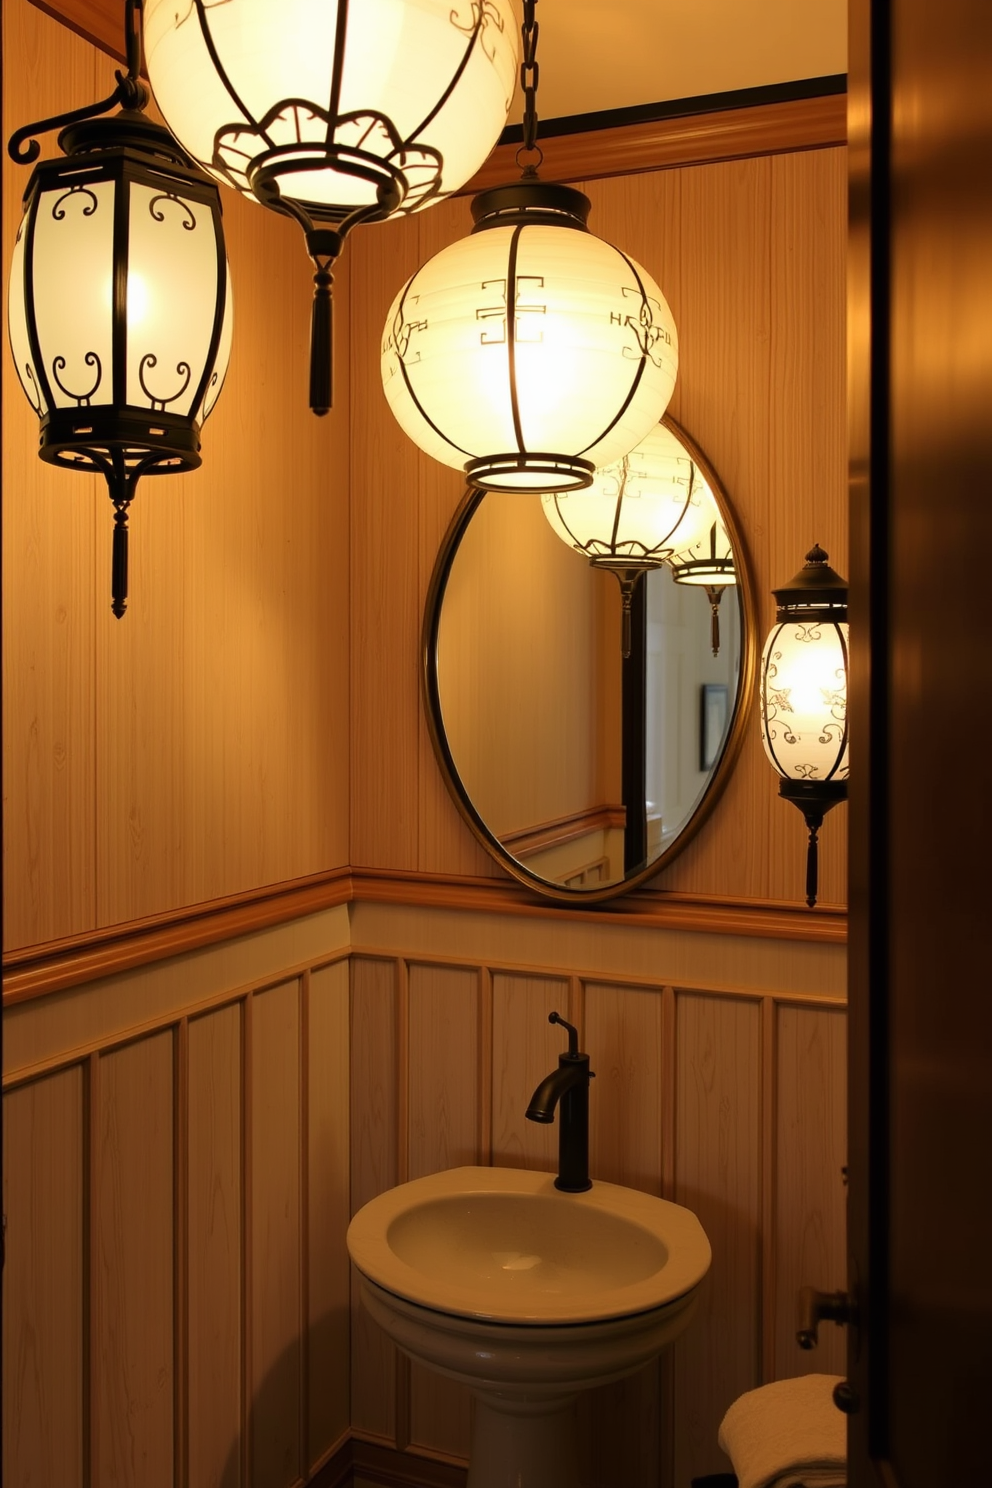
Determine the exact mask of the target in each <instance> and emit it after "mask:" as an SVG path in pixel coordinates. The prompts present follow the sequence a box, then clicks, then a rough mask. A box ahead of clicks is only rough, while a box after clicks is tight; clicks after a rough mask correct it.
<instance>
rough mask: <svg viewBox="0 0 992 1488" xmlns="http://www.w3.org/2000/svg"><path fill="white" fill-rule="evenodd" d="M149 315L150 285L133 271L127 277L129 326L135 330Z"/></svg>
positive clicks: (129, 328)
mask: <svg viewBox="0 0 992 1488" xmlns="http://www.w3.org/2000/svg"><path fill="white" fill-rule="evenodd" d="M147 315H148V285H147V284H146V283H145V281H144V279H142V277H141V275H140V274H135V273H134V272H133V271H132V272H131V273H130V274H128V276H127V324H128V330H135V329H137V327H138V326H140V325H141V324H142V322H143V321H144V320H145V319H146V317H147Z"/></svg>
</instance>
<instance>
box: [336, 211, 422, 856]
mask: <svg viewBox="0 0 992 1488" xmlns="http://www.w3.org/2000/svg"><path fill="white" fill-rule="evenodd" d="M439 210H440V209H439ZM419 235H420V218H419V217H417V218H409V219H406V220H405V221H402V222H388V223H382V224H380V225H377V226H376V227H374V228H369V229H366V230H364V231H362V232H361V233H356V234H355V238H354V241H353V242H352V243H351V244H350V245H349V252H350V253H352V261H351V275H352V277H351V296H352V331H353V334H352V340H351V386H352V399H351V409H352V421H351V449H352V466H351V480H352V485H353V489H354V490H355V492H356V493H357V499H356V500H355V501H354V502H353V504H352V509H351V563H352V598H353V604H352V615H351V637H352V658H351V665H352V678H353V685H352V689H351V696H350V710H351V728H352V736H351V737H352V744H351V758H352V803H353V804H352V820H351V861H352V863H355V864H368V865H370V866H374V865H378V864H381V863H385V862H389V863H390V864H392V865H395V866H396V867H402V868H416V866H417V855H418V849H417V843H418V821H417V768H418V762H417V729H418V710H419V707H420V686H419V676H420V670H419V651H420V646H419V641H420V610H421V596H420V586H419V575H418V571H417V563H416V557H415V555H416V553H417V549H418V515H417V500H416V493H417V461H418V459H420V458H421V457H420V456H419V455H418V453H417V452H416V451H415V449H414V447H413V445H412V444H411V443H410V441H409V440H408V439H407V438H406V435H405V434H403V433H402V431H401V430H400V427H399V425H398V424H397V423H396V421H395V419H394V418H393V416H392V414H391V413H390V412H389V409H388V407H387V405H386V400H385V395H384V394H383V391H382V381H381V376H380V372H379V352H380V346H381V341H382V328H383V326H384V324H385V321H386V314H387V311H388V310H389V307H390V305H391V303H392V300H393V296H394V295H395V294H396V292H397V290H399V288H400V287H401V285H402V284H403V283H404V282H405V280H406V279H408V278H409V276H410V275H411V274H412V273H413V272H414V270H415V269H416V268H417V267H418V265H419V262H420V256H419V254H420V249H419V241H420V237H419Z"/></svg>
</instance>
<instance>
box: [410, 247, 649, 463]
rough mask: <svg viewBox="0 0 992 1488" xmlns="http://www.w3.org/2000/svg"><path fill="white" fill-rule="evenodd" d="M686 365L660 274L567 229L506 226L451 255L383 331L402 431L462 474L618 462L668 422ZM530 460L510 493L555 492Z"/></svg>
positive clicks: (420, 280)
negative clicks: (539, 457)
mask: <svg viewBox="0 0 992 1488" xmlns="http://www.w3.org/2000/svg"><path fill="white" fill-rule="evenodd" d="M511 251H512V252H515V254H516V259H515V263H516V273H515V277H514V281H513V283H512V285H511V284H510V280H509V273H510V256H511ZM508 285H509V289H508ZM511 301H512V305H513V312H512V320H513V323H512V326H511V325H510V323H509V317H510V314H511V311H510V302H511ZM677 367H678V337H677V333H676V330H675V324H674V321H673V319H672V315H671V312H670V310H669V308H668V305H667V304H666V302H665V298H664V296H663V295H662V293H661V290H660V289H659V288H658V286H657V284H655V282H654V280H653V279H652V278H651V276H650V275H649V274H648V273H647V272H646V271H645V270H644V269H642V268H640V267H639V266H637V265H633V264H632V261H631V260H629V259H628V258H627V257H626V256H625V255H624V254H623V253H621V252H619V251H618V249H616V248H613V247H611V245H610V244H609V243H605V242H603V240H602V239H601V238H597V237H596V236H594V234H592V233H589V232H583V231H579V230H577V229H575V228H574V227H567V226H562V227H558V226H547V225H538V224H533V225H532V224H525V225H524V226H522V227H513V226H493V227H489V228H486V229H485V230H483V231H481V232H475V233H473V234H472V235H471V236H469V237H467V238H462V239H460V240H459V241H458V242H456V243H453V244H451V245H450V246H449V247H447V248H444V249H442V250H441V252H440V253H438V254H435V256H434V257H433V258H432V259H429V260H428V262H427V263H426V264H424V266H423V267H422V268H421V269H419V270H418V272H417V273H416V274H415V275H414V276H413V278H412V279H411V280H410V281H409V282H408V283H407V284H406V285H404V286H403V288H402V289H401V290H400V292H399V294H398V295H397V296H396V299H395V300H394V301H393V304H392V306H391V308H390V311H389V315H388V316H387V319H386V325H385V329H384V333H383V352H382V379H383V386H384V388H385V392H386V398H387V400H388V402H389V406H390V408H391V409H392V410H393V413H394V415H395V417H396V419H397V421H398V422H399V424H400V426H401V427H402V428H403V430H404V431H405V432H406V433H407V434H408V435H409V437H410V438H411V439H412V440H413V442H414V443H415V444H417V445H419V446H420V448H421V449H422V450H424V451H425V452H426V453H427V454H429V455H431V456H432V457H433V458H434V459H435V460H439V461H440V462H441V463H442V464H445V465H451V466H453V467H454V468H455V469H459V470H461V469H465V468H466V465H467V464H468V462H470V461H472V460H477V459H484V458H490V457H495V456H504V455H511V456H517V455H530V454H536V453H540V454H543V455H551V456H555V457H565V458H568V459H582V460H586V461H588V462H590V463H591V464H592V465H593V467H598V466H608V465H612V464H613V463H614V462H616V461H618V460H620V459H621V458H622V457H623V456H624V455H625V454H627V452H628V451H629V450H631V449H632V448H633V447H634V445H636V444H638V443H639V442H640V441H641V440H642V439H644V438H645V436H646V435H647V434H648V433H649V432H650V431H651V430H652V429H653V428H654V427H655V426H656V425H657V423H658V421H659V420H660V418H661V416H662V414H663V413H664V411H665V408H666V407H667V405H668V400H669V398H670V397H671V394H672V389H673V387H674V385H675V374H676V370H677ZM638 373H640V376H639V378H638ZM523 463H524V466H525V468H524V469H522V470H521V471H519V472H518V473H515V474H510V475H508V476H507V477H506V480H505V484H506V486H508V487H512V488H513V489H521V490H534V491H541V490H544V491H547V490H549V489H555V485H554V481H553V480H552V479H549V478H548V477H547V476H546V475H544V476H542V475H540V474H537V473H535V471H534V470H533V469H528V468H526V461H524V462H523ZM480 484H486V482H480Z"/></svg>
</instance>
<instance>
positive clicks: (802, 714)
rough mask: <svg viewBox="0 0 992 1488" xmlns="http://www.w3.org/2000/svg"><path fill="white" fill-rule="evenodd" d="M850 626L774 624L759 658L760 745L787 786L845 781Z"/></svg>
mask: <svg viewBox="0 0 992 1488" xmlns="http://www.w3.org/2000/svg"><path fill="white" fill-rule="evenodd" d="M847 642H848V627H847V623H846V621H834V620H827V619H816V618H809V617H804V618H802V619H798V618H797V619H789V620H783V621H779V623H778V624H776V625H775V626H774V627H773V629H772V631H771V634H770V635H769V637H768V640H767V641H766V642H765V649H764V652H763V654H762V657H761V674H760V675H761V692H760V697H761V740H762V743H763V744H764V746H765V753H766V754H767V756H768V758H769V760H770V762H771V764H772V765H773V766H774V768H775V769H776V770H777V771H778V773H779V774H780V775H781V776H782V777H783V778H784V779H786V780H809V781H817V782H822V781H826V780H837V781H840V780H846V779H847V773H848V758H847V756H848V747H847V745H848V740H847V653H848V643H847Z"/></svg>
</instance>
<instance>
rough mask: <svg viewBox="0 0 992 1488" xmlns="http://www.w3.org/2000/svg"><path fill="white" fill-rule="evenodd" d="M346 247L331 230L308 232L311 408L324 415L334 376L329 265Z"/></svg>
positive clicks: (328, 407)
mask: <svg viewBox="0 0 992 1488" xmlns="http://www.w3.org/2000/svg"><path fill="white" fill-rule="evenodd" d="M342 247H343V238H342V235H341V233H339V232H335V231H334V230H333V229H332V228H313V229H311V230H310V232H308V233H307V251H308V252H309V254H310V257H311V259H312V260H313V264H314V268H315V269H316V273H315V274H314V276H313V306H312V309H311V311H310V408H311V410H312V411H313V412H314V413H316V414H318V415H320V416H323V415H324V414H325V413H328V412H330V409H331V406H332V374H331V347H332V324H331V287H332V285H333V283H334V280H333V277H332V275H331V272H330V266H331V264H332V263H333V262H334V260H335V259H336V258H337V256H338V254H339V253H340V252H341V249H342Z"/></svg>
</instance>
